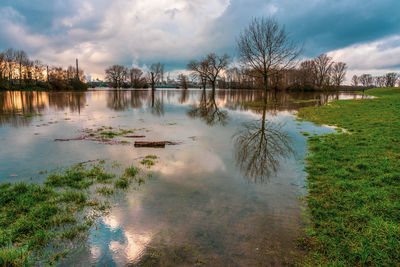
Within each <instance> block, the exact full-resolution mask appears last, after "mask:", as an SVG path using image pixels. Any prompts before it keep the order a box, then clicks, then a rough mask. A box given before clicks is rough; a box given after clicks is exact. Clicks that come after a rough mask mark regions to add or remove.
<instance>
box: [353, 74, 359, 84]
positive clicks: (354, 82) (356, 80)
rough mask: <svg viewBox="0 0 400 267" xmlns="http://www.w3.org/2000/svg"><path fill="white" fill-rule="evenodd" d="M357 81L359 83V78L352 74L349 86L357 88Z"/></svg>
mask: <svg viewBox="0 0 400 267" xmlns="http://www.w3.org/2000/svg"><path fill="white" fill-rule="evenodd" d="M359 81H360V78H359V77H358V76H357V75H355V74H354V75H353V77H352V78H351V84H352V85H353V86H358V82H359Z"/></svg>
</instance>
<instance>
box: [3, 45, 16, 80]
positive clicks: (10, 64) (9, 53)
mask: <svg viewBox="0 0 400 267" xmlns="http://www.w3.org/2000/svg"><path fill="white" fill-rule="evenodd" d="M4 61H5V62H6V70H7V78H8V80H9V82H10V83H12V80H13V78H14V77H13V71H14V62H15V53H14V50H13V49H12V48H9V49H7V50H6V51H5V52H4Z"/></svg>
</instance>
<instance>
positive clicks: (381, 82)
mask: <svg viewBox="0 0 400 267" xmlns="http://www.w3.org/2000/svg"><path fill="white" fill-rule="evenodd" d="M374 80H375V85H376V86H377V87H380V88H381V87H385V85H386V76H377V77H375V78H374Z"/></svg>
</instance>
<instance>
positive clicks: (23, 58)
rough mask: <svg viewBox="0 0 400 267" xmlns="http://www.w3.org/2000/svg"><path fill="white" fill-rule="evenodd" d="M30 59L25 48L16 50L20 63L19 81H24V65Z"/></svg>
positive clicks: (17, 59)
mask: <svg viewBox="0 0 400 267" xmlns="http://www.w3.org/2000/svg"><path fill="white" fill-rule="evenodd" d="M28 60H29V58H28V55H27V54H26V52H25V51H23V50H18V51H15V61H16V63H18V65H19V83H20V84H21V83H22V66H23V65H25V64H26V63H27V61H28Z"/></svg>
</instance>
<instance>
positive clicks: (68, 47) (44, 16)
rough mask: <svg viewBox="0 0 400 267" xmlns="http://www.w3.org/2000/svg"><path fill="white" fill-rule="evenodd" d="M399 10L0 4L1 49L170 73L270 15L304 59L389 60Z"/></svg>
mask: <svg viewBox="0 0 400 267" xmlns="http://www.w3.org/2000/svg"><path fill="white" fill-rule="evenodd" d="M399 10H400V1H398V0H380V1H378V0H368V1H361V0H346V1H344V0H339V1H331V0H303V1H298V0H280V1H276V0H231V1H229V0H219V1H215V0H213V1H211V0H201V1H200V0H165V1H163V2H160V1H149V0H132V1H127V0H114V1H107V0H70V1H65V0H53V1H49V0H2V1H1V2H0V23H1V24H2V25H1V26H2V27H1V28H0V49H5V48H8V47H11V46H12V47H16V48H23V49H25V50H27V51H28V52H30V53H32V54H33V56H35V57H36V56H37V57H42V58H43V57H44V60H48V61H50V62H54V63H60V64H64V63H65V61H67V60H68V61H70V60H71V58H73V57H75V56H79V57H81V58H82V61H83V62H86V67H87V69H88V70H89V71H90V72H97V73H100V71H101V70H102V69H103V68H104V66H106V65H107V64H111V63H124V64H127V65H129V64H139V65H142V64H150V63H151V62H154V61H159V60H160V61H164V62H166V63H167V64H166V65H167V68H168V69H171V70H172V69H174V68H184V67H185V65H186V62H187V61H188V60H190V59H192V58H197V57H199V56H201V55H203V54H205V53H207V52H211V51H217V52H221V53H222V52H228V53H229V54H231V55H232V56H234V55H235V47H236V45H235V43H236V36H237V35H238V33H239V32H240V31H241V30H242V29H243V28H244V27H245V26H246V25H247V24H248V23H249V22H250V20H251V19H252V18H253V17H259V16H270V15H272V16H275V17H276V18H277V19H278V20H279V22H281V23H282V24H285V25H286V28H287V30H288V32H289V33H290V35H291V37H292V38H293V39H294V40H295V41H297V42H299V43H302V44H304V48H305V49H304V56H305V57H314V56H317V55H318V54H320V53H325V52H329V51H332V50H340V49H345V48H346V49H347V50H346V51H347V52H346V53H349V51H353V50H351V49H353V48H349V47H352V46H354V45H356V44H367V45H365V46H363V49H365V50H368V49H367V48H368V47H369V46H368V43H374V42H375V43H374V45H373V51H375V52H376V53H378V54H379V53H382V51H384V54H385V56H386V57H387V58H390V56H389V55H387V54H388V53H387V51H398V49H399V47H400V43H399V41H398V39H397V38H391V37H395V36H398V35H400V16H399V15H398V13H399ZM385 38H386V39H387V41H385V40H386V39H385ZM380 39H382V40H384V41H382V42H378V43H376V41H377V40H380ZM375 52H374V53H375ZM346 53H344V54H346ZM396 53H397V52H396ZM341 54H343V53H341V52H337V51H336V52H335V55H341ZM389 54H390V53H389ZM395 55H397V54H395ZM374 60H375V58H371V59H370V61H369V62H370V63H369V66H372V65H374V63H373V62H374ZM356 61H357V60H356ZM350 63H351V62H350ZM399 64H400V61H396V62H393V61H390V62H388V63H387V66H397V65H399ZM350 65H351V64H350ZM384 66H385V64H382V62H381V63H380V64H379V67H380V68H384Z"/></svg>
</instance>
